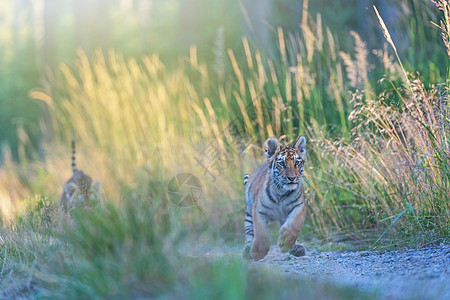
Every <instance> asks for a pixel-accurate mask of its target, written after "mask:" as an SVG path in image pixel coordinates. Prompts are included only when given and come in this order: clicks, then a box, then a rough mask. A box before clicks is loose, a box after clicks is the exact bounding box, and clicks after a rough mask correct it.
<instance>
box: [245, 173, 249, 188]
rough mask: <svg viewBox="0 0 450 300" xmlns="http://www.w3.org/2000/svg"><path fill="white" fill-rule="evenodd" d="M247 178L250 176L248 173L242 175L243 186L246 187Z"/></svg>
mask: <svg viewBox="0 0 450 300" xmlns="http://www.w3.org/2000/svg"><path fill="white" fill-rule="evenodd" d="M249 178H250V175H248V173H247V174H245V175H244V186H246V185H247V182H248V179H249Z"/></svg>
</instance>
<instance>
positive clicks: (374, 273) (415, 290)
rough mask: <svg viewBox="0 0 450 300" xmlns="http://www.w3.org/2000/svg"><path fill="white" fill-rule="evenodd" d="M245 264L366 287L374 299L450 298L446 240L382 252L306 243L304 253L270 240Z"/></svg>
mask: <svg viewBox="0 0 450 300" xmlns="http://www.w3.org/2000/svg"><path fill="white" fill-rule="evenodd" d="M250 264H251V265H252V266H253V267H256V266H258V265H265V266H269V267H275V268H276V269H278V270H279V271H280V272H282V273H285V274H292V276H294V277H298V278H300V279H311V278H313V279H317V280H320V281H326V282H333V283H335V284H337V285H341V286H346V287H352V288H355V289H358V290H363V291H368V292H370V293H373V294H374V295H375V296H376V297H377V298H379V299H450V245H449V244H440V245H433V246H428V247H425V248H421V249H410V250H404V251H389V252H384V253H379V252H376V251H357V252H350V251H345V252H339V251H332V252H319V251H317V250H313V249H309V251H307V254H306V255H305V256H303V257H294V256H292V255H289V254H282V253H280V252H279V250H278V247H276V246H273V247H272V249H271V251H270V252H269V254H268V255H267V256H266V257H265V258H264V259H263V260H260V261H257V262H251V263H250Z"/></svg>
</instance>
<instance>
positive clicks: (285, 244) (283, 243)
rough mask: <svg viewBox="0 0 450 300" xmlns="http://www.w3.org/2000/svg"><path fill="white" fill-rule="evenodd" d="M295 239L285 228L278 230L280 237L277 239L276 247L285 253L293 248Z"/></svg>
mask: <svg viewBox="0 0 450 300" xmlns="http://www.w3.org/2000/svg"><path fill="white" fill-rule="evenodd" d="M296 240H297V237H296V236H295V235H294V234H292V233H291V232H290V231H289V230H288V229H287V228H286V227H284V226H282V227H281V228H280V237H279V238H278V247H280V250H281V252H287V251H289V250H290V249H292V247H294V244H295V241H296Z"/></svg>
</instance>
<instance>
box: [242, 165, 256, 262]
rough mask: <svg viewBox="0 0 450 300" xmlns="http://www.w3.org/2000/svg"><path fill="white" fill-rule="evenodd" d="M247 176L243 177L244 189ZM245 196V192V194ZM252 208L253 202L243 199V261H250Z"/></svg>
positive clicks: (246, 198)
mask: <svg viewBox="0 0 450 300" xmlns="http://www.w3.org/2000/svg"><path fill="white" fill-rule="evenodd" d="M248 179H249V175H248V174H245V175H244V188H245V187H247V182H248ZM245 194H246V195H247V191H246V193H245ZM252 207H253V201H251V200H250V199H248V197H247V196H246V197H245V219H244V230H245V245H244V251H243V252H242V257H243V258H244V259H251V255H250V249H251V247H252V242H253V236H254V235H253V217H252Z"/></svg>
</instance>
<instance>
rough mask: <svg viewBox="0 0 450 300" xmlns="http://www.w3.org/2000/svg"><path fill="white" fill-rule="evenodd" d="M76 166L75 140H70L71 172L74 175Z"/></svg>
mask: <svg viewBox="0 0 450 300" xmlns="http://www.w3.org/2000/svg"><path fill="white" fill-rule="evenodd" d="M76 169H77V165H76V163H75V140H72V172H73V173H75V171H76Z"/></svg>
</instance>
